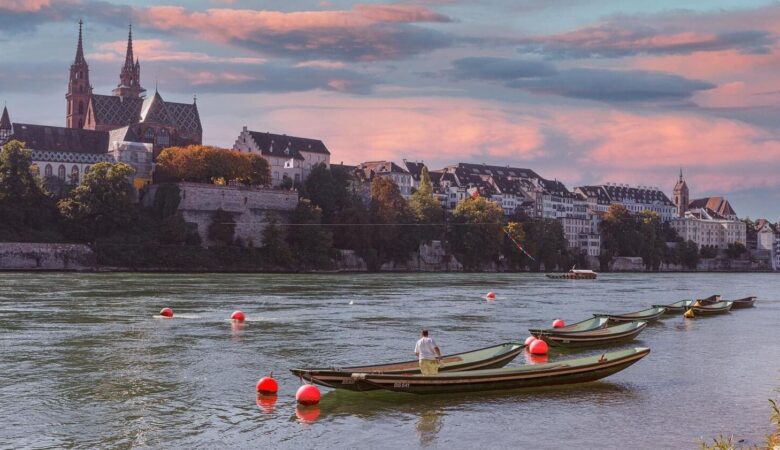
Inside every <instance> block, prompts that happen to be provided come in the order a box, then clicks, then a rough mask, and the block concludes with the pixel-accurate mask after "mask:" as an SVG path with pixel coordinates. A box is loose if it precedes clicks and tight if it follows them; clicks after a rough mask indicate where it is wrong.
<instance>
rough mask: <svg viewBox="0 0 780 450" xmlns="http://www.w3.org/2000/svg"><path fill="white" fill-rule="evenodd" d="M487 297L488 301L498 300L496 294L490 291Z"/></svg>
mask: <svg viewBox="0 0 780 450" xmlns="http://www.w3.org/2000/svg"><path fill="white" fill-rule="evenodd" d="M486 297H487V298H488V299H490V300H495V299H496V293H495V292H493V291H490V292H488V293H487V295H486Z"/></svg>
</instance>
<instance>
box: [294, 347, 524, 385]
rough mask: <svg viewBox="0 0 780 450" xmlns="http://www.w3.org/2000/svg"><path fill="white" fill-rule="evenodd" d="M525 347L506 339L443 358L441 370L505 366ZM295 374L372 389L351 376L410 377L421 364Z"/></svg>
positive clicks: (318, 369) (417, 371) (298, 372)
mask: <svg viewBox="0 0 780 450" xmlns="http://www.w3.org/2000/svg"><path fill="white" fill-rule="evenodd" d="M524 348H525V345H524V344H522V343H518V342H505V343H503V344H499V345H494V346H492V347H485V348H481V349H478V350H472V351H468V352H463V353H456V354H453V355H446V356H444V357H442V360H441V365H440V366H439V372H449V371H469V370H477V369H494V368H498V367H504V366H505V365H507V364H509V362H510V361H512V360H513V359H515V357H516V356H517V355H519V354H520V352H521V351H523V349H524ZM290 371H291V372H292V373H293V374H295V375H297V376H299V377H301V378H303V379H304V380H307V381H310V382H312V383H317V384H319V385H322V386H327V387H331V388H336V389H349V390H352V391H370V390H375V389H377V388H376V387H374V386H373V385H370V384H366V383H362V382H361V381H360V380H359V379H355V378H353V377H352V374H353V373H355V372H360V373H389V374H397V375H403V376H409V375H414V374H419V373H420V363H419V361H417V360H414V361H404V362H398V363H387V364H377V365H371V366H355V367H327V368H309V369H306V368H304V369H291V370H290Z"/></svg>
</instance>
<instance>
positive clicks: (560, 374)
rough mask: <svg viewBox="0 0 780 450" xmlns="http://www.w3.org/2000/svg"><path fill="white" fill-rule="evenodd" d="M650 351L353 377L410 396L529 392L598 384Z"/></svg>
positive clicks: (634, 350) (638, 349) (635, 350)
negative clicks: (512, 365) (517, 365)
mask: <svg viewBox="0 0 780 450" xmlns="http://www.w3.org/2000/svg"><path fill="white" fill-rule="evenodd" d="M649 352H650V349H649V348H635V349H631V350H624V351H620V352H612V353H605V354H603V355H601V356H602V357H604V358H605V359H604V360H603V361H599V359H598V358H599V357H598V356H595V357H590V358H582V359H580V360H569V361H561V362H559V363H547V364H539V365H535V366H522V367H520V368H504V369H496V370H484V371H477V372H465V373H464V372H461V373H449V374H440V375H435V376H423V375H413V376H408V377H407V376H400V375H383V374H355V376H363V377H364V380H365V381H366V382H368V383H370V384H373V385H375V386H377V387H378V388H381V389H385V390H389V391H394V392H405V393H410V394H449V393H468V392H485V391H496V390H510V389H511V390H514V389H531V388H540V387H549V386H560V385H567V384H578V383H587V382H591V381H596V380H600V379H602V378H605V377H608V376H610V375H613V374H615V373H617V372H620V371H621V370H624V369H626V368H627V367H629V366H631V365H632V364H634V363H635V362H637V361H639V360H640V359H642V358H644V357H645V356H646V355H647V354H648V353H649Z"/></svg>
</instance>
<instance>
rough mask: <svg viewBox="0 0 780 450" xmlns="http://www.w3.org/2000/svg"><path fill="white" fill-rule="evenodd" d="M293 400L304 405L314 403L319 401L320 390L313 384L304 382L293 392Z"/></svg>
mask: <svg viewBox="0 0 780 450" xmlns="http://www.w3.org/2000/svg"><path fill="white" fill-rule="evenodd" d="M295 400H297V401H298V403H300V404H301V405H305V406H311V405H316V404H317V403H319V402H320V390H319V389H317V386H315V385H313V384H304V385H303V386H301V387H299V388H298V392H296V393H295Z"/></svg>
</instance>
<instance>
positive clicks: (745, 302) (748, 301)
mask: <svg viewBox="0 0 780 450" xmlns="http://www.w3.org/2000/svg"><path fill="white" fill-rule="evenodd" d="M729 301H730V302H731V303H733V305H731V309H743V308H752V307H753V305H755V304H756V297H744V298H738V299H736V300H729Z"/></svg>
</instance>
